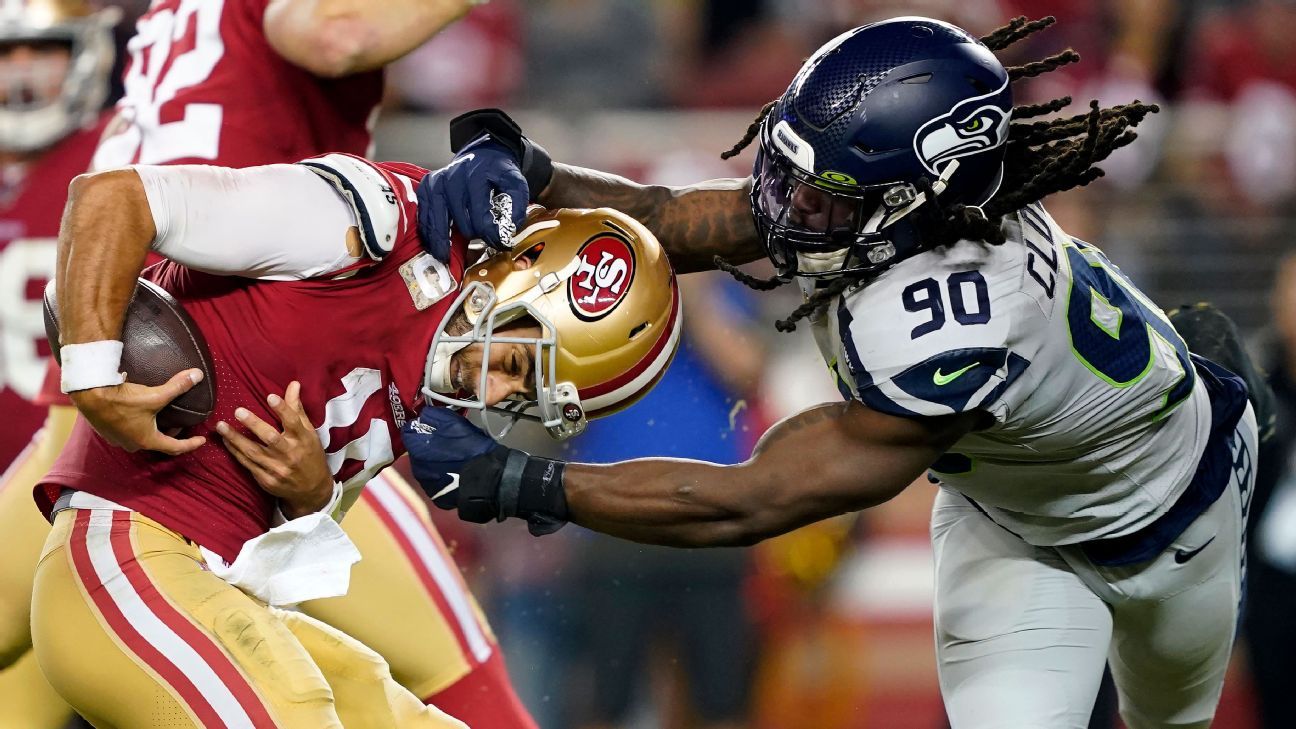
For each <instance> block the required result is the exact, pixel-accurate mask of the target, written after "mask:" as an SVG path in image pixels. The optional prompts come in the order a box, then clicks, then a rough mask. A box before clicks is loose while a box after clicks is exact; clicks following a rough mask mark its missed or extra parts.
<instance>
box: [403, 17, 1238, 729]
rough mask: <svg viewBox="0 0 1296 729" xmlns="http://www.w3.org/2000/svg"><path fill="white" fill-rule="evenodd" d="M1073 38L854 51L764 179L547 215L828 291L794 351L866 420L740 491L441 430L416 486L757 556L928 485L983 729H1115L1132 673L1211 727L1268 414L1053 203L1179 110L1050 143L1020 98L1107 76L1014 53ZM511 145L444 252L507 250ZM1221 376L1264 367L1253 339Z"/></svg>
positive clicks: (957, 723)
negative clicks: (1030, 86)
mask: <svg viewBox="0 0 1296 729" xmlns="http://www.w3.org/2000/svg"><path fill="white" fill-rule="evenodd" d="M1051 22H1052V19H1051V18H1049V19H1045V20H1043V21H1035V22H1026V20H1025V19H1024V18H1021V19H1018V20H1015V21H1013V22H1012V23H1010V24H1009V25H1007V26H1005V27H1004V28H1001V29H999V30H997V31H995V32H994V33H992V34H990V35H988V36H986V37H985V38H982V39H980V40H979V41H978V40H977V39H975V38H973V37H971V36H969V35H968V34H967V33H966V32H964V31H962V30H960V29H958V28H955V27H953V26H950V25H947V24H944V23H940V22H937V21H932V20H927V19H923V18H899V19H896V20H892V21H887V22H883V23H876V24H873V25H868V26H864V27H861V28H856V29H854V30H851V31H849V32H847V33H844V34H843V35H841V36H839V37H838V38H836V39H834V40H833V41H831V42H830V43H828V44H827V45H826V46H824V47H823V48H821V49H820V50H819V51H818V52H817V53H815V55H814V56H812V57H811V58H810V59H809V60H808V61H807V62H806V64H805V65H804V66H803V67H802V69H801V71H800V72H799V73H798V74H797V76H796V77H795V79H794V80H793V82H792V84H791V86H790V87H789V89H788V90H787V92H786V93H785V94H784V95H783V97H782V98H780V99H779V100H777V101H776V102H775V103H773V104H771V105H770V106H768V107H766V109H765V110H764V111H763V112H762V115H761V118H760V119H758V120H757V122H756V124H754V125H753V128H752V129H751V130H749V133H748V135H747V137H746V138H745V139H744V140H743V142H742V143H740V144H739V145H738V146H737V147H736V148H735V150H731V152H736V151H738V150H740V149H741V148H742V147H743V146H745V145H746V144H747V143H748V142H750V141H751V140H752V139H754V138H757V137H758V138H759V151H758V154H757V160H756V165H755V170H754V173H753V176H752V177H751V178H749V179H747V180H729V181H714V182H712V183H706V184H703V185H699V186H696V187H692V188H683V189H670V188H660V187H657V188H654V187H642V186H637V185H635V184H633V183H630V182H628V181H626V180H622V179H620V178H615V177H612V176H609V175H605V174H602V173H597V172H593V171H589V170H579V169H575V168H571V167H567V166H564V165H553V166H552V172H551V173H549V172H547V171H546V174H549V175H550V180H549V182H548V184H547V186H546V187H544V188H543V189H542V191H541V192H539V193H537V199H538V200H539V201H540V202H542V203H544V204H548V205H594V204H602V205H610V206H615V207H620V208H621V209H623V210H626V211H628V212H631V213H632V214H634V215H636V216H637V217H639V218H640V219H641V220H643V221H644V222H645V224H647V225H648V226H649V227H650V228H652V229H654V230H655V232H656V233H657V234H658V236H659V238H660V239H661V240H662V241H663V243H664V245H665V246H666V248H667V250H668V251H669V252H670V253H671V255H672V258H673V260H675V261H676V264H677V267H678V268H679V269H681V270H694V269H697V268H703V267H707V266H709V265H711V261H710V257H711V256H713V255H715V254H723V255H725V256H726V257H728V258H729V260H731V261H738V262H741V261H744V260H751V259H753V258H755V257H757V254H758V252H759V250H760V244H761V243H763V247H764V250H765V252H766V254H767V255H768V256H769V258H770V259H771V260H772V261H773V263H774V264H775V266H776V267H777V269H778V273H779V276H778V277H777V278H776V279H773V280H771V281H767V282H763V281H759V280H756V279H752V278H751V277H750V276H747V275H745V274H741V272H737V271H736V270H734V269H733V268H732V266H729V265H728V264H726V263H725V262H724V261H720V260H717V261H716V262H715V265H718V266H720V267H722V268H726V269H729V270H731V271H734V272H735V274H736V275H739V276H740V277H741V278H743V279H744V280H745V281H747V282H748V283H750V284H752V285H756V286H761V287H772V286H774V285H778V284H779V283H781V282H784V281H790V280H793V279H795V280H797V281H798V282H799V283H800V285H801V286H802V288H803V290H804V292H805V299H806V301H805V304H804V305H802V306H801V307H799V308H798V309H797V310H796V311H795V312H793V314H792V315H791V316H790V317H788V318H787V319H785V320H783V321H781V322H779V327H780V328H781V329H789V328H792V327H794V326H795V325H796V323H797V322H798V321H800V320H802V319H804V320H807V321H808V322H809V324H810V326H811V327H812V328H813V329H814V332H815V335H816V338H817V340H818V342H819V345H820V348H821V349H822V351H823V355H824V359H825V362H826V364H827V366H828V369H829V371H830V373H831V376H832V377H833V378H834V379H835V380H836V382H837V384H838V387H839V389H840V390H841V393H842V396H843V398H844V399H845V400H846V402H844V403H836V404H824V405H820V406H817V407H815V408H811V409H809V410H807V411H805V412H803V413H800V414H798V415H796V416H793V417H791V418H788V419H787V420H784V421H783V422H781V423H779V424H777V425H775V426H774V427H773V428H771V429H770V431H769V432H768V433H766V434H765V436H764V437H763V438H762V440H761V442H760V443H759V444H758V445H757V447H756V451H755V454H754V455H753V456H752V458H751V459H750V460H749V461H747V462H746V463H743V464H740V465H737V466H719V465H714V464H709V463H700V462H689V461H678V460H668V459H643V460H637V461H630V462H625V463H618V464H612V465H606V466H594V465H585V464H569V463H563V462H559V461H551V460H547V459H542V458H537V457H534V456H530V455H527V454H525V453H522V452H520V451H517V450H514V449H509V448H506V447H504V446H500V445H497V444H495V443H494V442H493V441H491V440H490V439H489V438H487V437H485V436H484V435H481V434H480V433H479V432H476V431H474V430H473V429H472V426H470V425H468V424H467V423H466V421H463V420H462V419H461V418H460V417H459V416H458V415H457V414H455V413H452V412H449V411H446V410H444V409H432V408H428V409H426V410H425V411H424V412H423V414H422V416H421V420H422V426H424V427H425V428H431V429H435V431H436V432H437V437H436V438H429V437H426V436H424V435H422V434H421V433H419V432H417V431H407V433H406V441H407V445H408V448H409V451H410V453H411V456H412V458H413V459H414V462H415V464H416V465H415V468H416V473H418V472H420V471H421V472H423V473H433V472H435V471H437V470H438V469H440V470H442V471H446V472H455V473H459V474H460V479H459V482H458V487H457V490H453V491H450V492H448V493H447V492H440V493H437V494H435V496H437V499H436V500H437V501H438V504H439V505H441V506H443V507H447V508H457V509H458V511H459V513H460V516H461V517H463V518H465V519H468V520H470V521H486V520H488V519H503V518H505V517H508V516H518V517H521V518H525V519H527V520H528V521H529V522H530V524H531V527H532V531H533V532H535V533H544V532H547V531H551V530H552V529H554V528H557V526H560V525H561V524H563V523H564V522H566V521H572V522H575V523H578V524H581V525H583V526H586V527H589V528H592V529H596V530H599V531H603V532H607V533H609V534H614V535H618V536H622V537H625V538H628V539H633V540H638V541H643V542H653V543H662V544H673V545H680V546H710V545H731V544H750V543H753V542H756V541H759V540H761V539H764V538H766V537H770V536H773V535H775V534H779V533H782V532H786V531H789V530H791V529H795V528H796V527H798V526H801V525H803V524H807V523H810V522H813V521H816V520H819V519H823V518H826V517H829V516H832V515H835V514H840V513H843V512H848V511H853V510H858V509H863V508H867V507H869V506H873V505H876V504H879V503H882V502H884V501H886V500H888V499H890V498H891V497H893V496H895V495H896V494H897V493H899V492H900V491H901V490H903V489H904V488H906V487H908V486H909V485H910V484H911V483H913V482H914V481H915V480H916V479H918V477H920V476H921V475H922V474H923V473H924V472H927V473H928V474H929V476H930V478H931V479H932V480H933V481H936V482H938V483H939V488H940V492H939V495H938V496H937V498H936V504H935V508H934V512H933V514H932V528H931V534H932V544H933V549H934V553H935V561H936V596H935V630H936V645H937V656H938V662H939V672H940V684H941V691H942V694H943V697H944V700H945V704H946V707H947V710H948V713H949V716H950V719H951V722H952V724H953V726H954V727H955V729H968V728H971V729H982V728H985V729H989V728H990V727H1049V728H1052V727H1084V726H1086V724H1087V722H1088V718H1089V712H1090V707H1091V706H1092V704H1093V701H1094V696H1095V693H1096V691H1097V689H1098V685H1099V680H1100V677H1101V675H1102V672H1103V665H1104V663H1105V662H1108V661H1110V663H1111V667H1112V673H1113V675H1114V677H1115V681H1116V684H1117V688H1118V691H1119V696H1120V705H1121V713H1122V715H1123V717H1124V719H1125V722H1126V724H1127V725H1128V726H1129V727H1131V729H1148V728H1152V727H1206V726H1208V725H1209V724H1210V722H1211V719H1212V717H1213V716H1214V713H1215V706H1216V704H1217V702H1218V700H1219V696H1220V692H1221V690H1222V687H1223V682H1224V675H1225V670H1226V667H1227V663H1228V658H1229V653H1230V650H1231V647H1232V642H1233V634H1234V629H1235V624H1236V620H1237V615H1238V603H1239V601H1240V599H1241V595H1242V585H1243V577H1244V572H1245V565H1244V563H1243V554H1244V549H1243V544H1244V540H1245V522H1246V511H1247V505H1248V502H1249V498H1250V490H1251V486H1252V483H1253V480H1254V470H1255V469H1254V466H1255V463H1254V458H1255V453H1256V440H1257V428H1256V418H1255V414H1254V411H1253V408H1252V406H1251V405H1250V404H1249V403H1248V398H1247V387H1246V384H1245V383H1244V382H1243V380H1242V378H1240V377H1238V376H1237V375H1235V374H1233V372H1231V371H1229V370H1227V369H1225V368H1224V367H1221V366H1220V365H1219V364H1218V363H1217V362H1212V361H1210V360H1208V359H1205V358H1203V357H1201V356H1198V355H1200V354H1204V353H1207V352H1206V351H1205V350H1203V351H1198V352H1196V353H1194V352H1190V348H1189V347H1188V346H1186V344H1185V342H1184V340H1183V338H1181V336H1180V334H1179V333H1178V332H1176V330H1175V328H1174V326H1172V325H1171V323H1170V321H1169V320H1168V319H1167V318H1166V317H1165V315H1164V314H1163V313H1162V312H1161V310H1160V309H1159V308H1158V307H1157V306H1156V305H1155V304H1153V303H1152V302H1151V301H1150V300H1148V298H1147V297H1146V296H1145V295H1144V294H1143V293H1141V292H1140V291H1139V290H1138V288H1137V287H1136V286H1135V285H1134V284H1133V283H1132V282H1131V281H1130V280H1129V279H1128V278H1127V277H1126V276H1125V275H1124V274H1122V273H1121V271H1120V270H1119V269H1118V268H1117V267H1116V266H1115V265H1113V264H1112V263H1111V262H1110V261H1109V260H1108V259H1107V258H1106V257H1105V256H1104V255H1103V253H1102V252H1101V251H1100V250H1099V249H1098V248H1096V247H1094V246H1093V245H1090V244H1088V243H1086V242H1084V241H1080V240H1077V239H1075V238H1073V237H1072V236H1070V235H1068V234H1067V233H1066V232H1065V231H1063V230H1062V229H1061V228H1060V227H1059V226H1058V225H1057V223H1056V222H1054V220H1053V219H1052V218H1051V217H1050V216H1049V214H1048V212H1047V211H1046V210H1045V209H1044V208H1043V206H1042V205H1041V204H1040V203H1039V201H1040V199H1041V198H1043V197H1045V196H1046V195H1048V194H1050V193H1053V192H1058V191H1061V190H1065V189H1069V188H1072V187H1075V186H1078V185H1084V184H1087V183H1088V182H1090V181H1092V180H1094V179H1096V178H1097V177H1098V176H1100V175H1101V171H1099V170H1098V169H1096V168H1094V167H1093V165H1094V163H1096V162H1098V161H1101V160H1102V159H1104V158H1105V157H1106V156H1107V155H1108V154H1110V153H1111V151H1112V150H1113V149H1115V148H1117V147H1120V146H1122V145H1124V144H1127V143H1128V142H1129V141H1131V140H1132V139H1133V136H1134V135H1133V132H1132V131H1131V128H1132V127H1133V126H1134V125H1136V124H1137V123H1138V122H1139V121H1140V120H1141V119H1142V118H1143V117H1144V116H1145V115H1146V114H1147V113H1150V112H1152V111H1155V108H1154V107H1149V106H1145V105H1141V104H1138V103H1134V104H1129V105H1126V106H1121V107H1116V108H1111V109H1100V108H1099V107H1098V106H1097V104H1096V103H1095V104H1093V105H1092V108H1091V110H1090V112H1089V113H1088V114H1082V115H1080V116H1076V117H1072V118H1067V119H1049V120H1040V121H1020V120H1023V119H1030V118H1037V117H1044V116H1046V115H1048V114H1051V113H1052V112H1056V111H1058V110H1060V109H1061V108H1063V107H1064V106H1066V105H1067V104H1069V103H1070V99H1059V100H1056V101H1053V102H1049V103H1045V104H1038V105H1030V106H1017V107H1014V106H1013V102H1012V88H1011V84H1012V81H1014V80H1016V79H1019V78H1023V77H1027V76H1032V75H1037V74H1039V73H1043V72H1046V71H1049V70H1052V69H1053V68H1056V67H1057V66H1060V65H1063V64H1065V63H1070V62H1072V61H1074V60H1078V56H1076V55H1075V54H1074V53H1073V52H1071V51H1067V52H1064V53H1060V54H1058V55H1056V56H1053V57H1051V58H1049V59H1045V60H1044V61H1041V62H1038V63H1031V64H1026V65H1024V66H1019V67H1014V68H1007V69H1005V68H1004V67H1003V66H1002V65H1001V64H1000V62H999V61H998V60H997V59H996V58H995V56H994V54H993V51H995V50H999V49H1002V48H1004V47H1006V46H1007V45H1009V44H1011V43H1012V42H1014V41H1016V40H1019V39H1021V38H1023V37H1025V36H1027V35H1030V34H1031V33H1033V32H1035V31H1036V30H1039V29H1040V28H1043V27H1046V26H1047V25H1049V24H1050V23H1051ZM460 123H461V124H462V123H463V122H462V121H461V122H460ZM461 131H462V128H461ZM489 131H491V132H492V133H493V134H494V136H493V138H492V139H489V140H481V139H479V140H478V141H477V146H474V147H472V149H474V150H476V151H486V152H488V154H484V155H483V154H478V155H472V154H471V153H469V154H461V156H460V158H459V161H460V162H461V164H457V165H452V166H451V167H449V168H447V169H446V170H445V171H442V172H441V173H437V175H435V176H429V178H428V179H425V181H424V184H423V189H422V193H423V194H424V195H425V196H429V197H434V198H435V197H438V196H439V197H441V198H442V201H441V206H440V207H439V208H438V207H436V206H435V205H425V206H424V208H423V210H424V211H425V212H426V215H425V220H423V221H422V222H423V223H424V226H425V238H426V239H427V241H428V243H429V245H430V246H432V247H433V248H434V249H435V245H436V242H437V241H438V240H441V239H442V237H443V235H444V230H445V228H446V227H447V226H448V225H449V222H450V221H451V220H453V222H454V223H455V225H457V226H459V227H460V229H461V230H463V229H465V228H467V229H472V228H473V226H474V225H476V223H475V222H474V220H478V219H481V210H482V208H483V204H484V203H483V202H481V201H484V200H488V199H489V195H487V194H485V193H483V190H486V191H487V192H488V191H489V188H490V187H491V180H493V179H499V178H500V176H501V175H502V174H503V172H501V170H500V169H496V168H493V167H492V165H496V163H495V162H491V161H490V160H489V159H488V160H486V161H483V160H482V159H480V158H481V157H488V158H490V159H496V158H497V157H493V156H492V154H489V152H490V150H491V149H492V148H491V147H490V145H493V144H500V143H499V142H498V140H499V138H500V137H501V136H505V137H507V135H501V134H500V127H499V126H498V125H495V126H493V127H491V128H490V129H489ZM464 136H465V135H462V134H461V135H460V138H461V139H462V138H463V137H464ZM516 136H520V132H519V133H518V134H517V135H516ZM505 142H510V143H511V147H512V150H513V154H512V155H511V156H510V155H508V154H502V153H501V155H499V156H498V157H507V158H509V159H512V160H514V163H513V167H512V168H510V169H512V170H513V174H516V173H521V174H523V175H528V176H529V177H531V178H534V175H535V172H536V168H537V165H536V164H535V158H536V157H537V156H539V155H537V154H536V150H539V148H537V147H534V145H531V144H530V143H529V142H528V141H527V140H525V138H521V139H517V138H514V139H512V140H508V139H506V140H505ZM483 145H484V147H483ZM500 146H501V147H504V146H508V145H507V144H500ZM519 150H520V153H519ZM496 151H498V150H496ZM540 151H541V152H542V151H543V150H540ZM547 164H548V163H547V162H546V163H544V164H543V165H539V166H540V167H544V166H545V165H547ZM504 166H505V167H508V165H504ZM532 187H533V188H534V187H535V185H534V183H533V185H532ZM456 200H457V201H459V202H458V203H456V202H455V201H456ZM465 200H466V201H468V202H467V203H466V204H465V203H464V202H463V201H465ZM748 200H750V206H751V208H750V209H751V211H752V213H753V217H754V222H755V226H754V229H753V227H752V226H751V220H752V218H747V219H746V220H744V218H743V215H742V213H741V210H742V209H745V208H746V205H747V201H748ZM438 211H439V213H440V214H439V215H437V216H435V217H431V216H432V215H433V213H434V212H438ZM472 232H474V233H475V232H478V231H476V230H473V231H472ZM482 232H487V231H482ZM1217 349H1218V353H1217V352H1216V351H1211V352H1210V354H1211V355H1212V356H1214V357H1216V358H1217V359H1219V360H1226V361H1228V363H1229V364H1230V365H1232V366H1234V367H1235V368H1236V369H1239V370H1241V369H1244V368H1243V367H1241V366H1239V365H1238V364H1237V362H1238V361H1242V360H1239V358H1240V357H1243V355H1241V354H1240V351H1239V350H1238V348H1237V347H1236V343H1235V342H1227V343H1226V346H1224V347H1222V348H1217ZM1225 356H1227V358H1226V357H1225ZM447 432H453V433H456V434H458V435H459V436H460V438H458V439H454V438H447V437H446V433H447ZM446 443H454V444H455V447H453V448H448V447H446V446H445V445H444V444H446Z"/></svg>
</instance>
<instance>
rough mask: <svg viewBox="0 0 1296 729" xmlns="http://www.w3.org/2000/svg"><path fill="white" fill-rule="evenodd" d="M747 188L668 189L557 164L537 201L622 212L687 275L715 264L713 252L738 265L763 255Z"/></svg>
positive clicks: (728, 183) (720, 183)
mask: <svg viewBox="0 0 1296 729" xmlns="http://www.w3.org/2000/svg"><path fill="white" fill-rule="evenodd" d="M750 190H751V178H750V177H749V178H746V179H739V178H731V179H721V180H710V181H707V182H702V183H698V184H696V185H690V186H688V187H666V186H664V185H641V184H639V183H637V182H632V181H630V180H627V179H625V178H624V177H618V176H616V175H613V174H609V173H606V172H599V171H597V170H590V169H585V168H583V167H573V166H571V165H565V164H555V165H554V173H553V179H552V180H551V181H550V182H549V186H548V187H546V188H545V190H544V192H542V193H541V194H540V195H539V196H537V201H538V202H539V203H540V204H541V205H544V206H545V207H549V208H563V207H572V208H593V207H609V208H614V209H616V210H620V211H621V212H623V213H626V214H627V215H630V216H632V217H634V218H635V219H637V220H638V221H639V222H641V223H643V224H644V225H645V226H646V227H647V228H648V229H649V230H651V231H652V232H653V233H654V234H655V235H656V236H657V239H658V240H660V241H661V243H662V246H664V247H665V248H666V253H667V254H668V255H669V256H670V259H671V264H672V265H674V266H675V270H676V271H678V272H680V273H690V272H693V271H704V270H708V269H712V268H715V264H713V263H712V258H714V257H715V256H720V257H721V258H724V259H725V260H727V261H729V262H730V263H735V264H737V263H747V262H750V261H754V260H756V259H758V258H760V257H761V256H763V255H764V250H763V248H762V247H761V243H760V240H759V239H758V238H757V237H756V226H755V225H754V224H753V223H752V214H751V205H750V203H749V202H748V197H747V196H748V193H749V191H750Z"/></svg>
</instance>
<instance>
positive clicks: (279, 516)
mask: <svg viewBox="0 0 1296 729" xmlns="http://www.w3.org/2000/svg"><path fill="white" fill-rule="evenodd" d="M343 493H344V490H343V488H342V484H341V482H339V481H334V482H333V495H332V496H331V497H329V500H328V503H327V504H325V505H324V506H323V507H321V508H320V510H319V511H315V512H311V513H313V514H327V515H329V517H330V518H332V519H333V521H340V520H341V515H339V514H338V507H339V506H341V504H342V494H343ZM306 516H310V514H306ZM297 518H298V519H300V518H302V517H300V516H299V517H297ZM270 521H271V524H272V525H274V526H278V525H280V524H286V523H288V522H290V521H292V519H289V518H288V517H287V516H286V515H284V513H283V507H282V506H279V505H276V506H275V513H274V515H273V516H272V517H271V519H270Z"/></svg>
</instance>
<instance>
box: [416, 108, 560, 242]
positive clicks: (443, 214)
mask: <svg viewBox="0 0 1296 729" xmlns="http://www.w3.org/2000/svg"><path fill="white" fill-rule="evenodd" d="M450 150H451V151H452V152H455V153H456V154H455V158H454V160H452V161H451V162H450V164H449V165H447V166H445V167H443V168H442V169H439V170H434V171H433V172H430V173H428V174H427V176H425V177H424V178H423V180H422V181H421V182H420V183H419V187H418V193H417V194H418V204H419V213H418V218H419V220H418V222H419V235H420V237H421V238H422V239H423V245H424V247H425V248H427V250H428V252H429V253H431V254H432V255H433V256H435V257H436V258H437V259H438V260H440V261H442V262H445V261H447V260H449V257H450V226H451V225H453V226H454V228H455V229H456V230H458V231H459V232H460V233H461V234H462V235H464V236H466V237H467V238H469V239H474V238H477V239H481V240H482V241H484V242H485V243H486V245H487V246H489V247H490V248H491V249H493V250H502V249H504V248H507V247H508V245H509V238H511V237H512V235H513V232H514V231H515V230H516V229H517V227H518V226H520V225H521V224H522V220H523V219H524V218H525V217H526V208H527V204H528V203H529V202H530V201H531V196H532V194H539V192H540V191H542V190H543V189H544V188H545V187H546V186H547V185H548V184H549V179H550V178H551V177H552V176H553V162H552V161H551V160H550V159H549V154H548V153H547V152H545V150H544V148H543V147H541V146H539V145H537V144H535V143H534V142H532V141H531V140H529V139H527V138H526V137H525V136H523V135H522V129H521V128H520V127H519V126H518V125H517V123H516V122H514V121H513V120H512V119H510V118H509V116H508V115H507V114H505V113H504V112H502V111H500V110H498V109H478V110H477V111H470V112H468V113H467V114H461V115H460V116H458V117H455V118H454V119H453V120H451V122H450Z"/></svg>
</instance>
